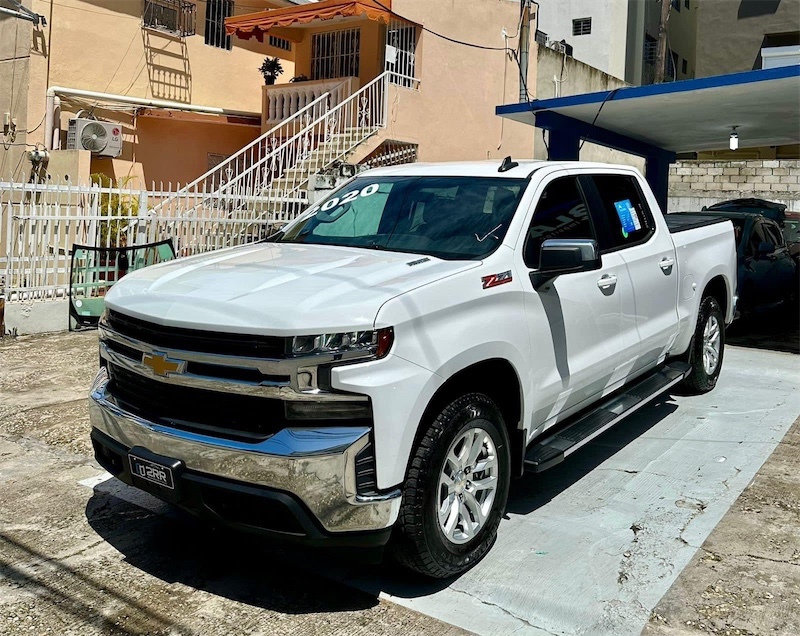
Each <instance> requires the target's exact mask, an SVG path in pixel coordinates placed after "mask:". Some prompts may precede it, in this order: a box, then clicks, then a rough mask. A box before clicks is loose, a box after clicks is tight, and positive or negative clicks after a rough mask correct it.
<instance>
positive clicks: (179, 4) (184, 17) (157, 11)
mask: <svg viewBox="0 0 800 636" xmlns="http://www.w3.org/2000/svg"><path fill="white" fill-rule="evenodd" d="M195 8H196V6H195V4H194V3H193V2H187V1H186V0H142V26H143V27H144V28H146V29H152V30H154V31H161V32H162V33H168V34H170V35H175V36H178V37H181V38H185V37H187V36H190V35H194V34H195V28H196V15H195Z"/></svg>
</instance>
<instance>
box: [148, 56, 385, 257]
mask: <svg viewBox="0 0 800 636" xmlns="http://www.w3.org/2000/svg"><path fill="white" fill-rule="evenodd" d="M390 75H393V73H392V72H390V71H387V72H384V73H382V74H381V75H379V76H378V77H376V78H375V79H373V80H372V81H371V82H369V83H368V84H366V85H364V86H363V87H362V88H360V89H359V90H357V91H356V92H355V93H353V94H352V95H350V96H349V97H347V98H346V99H344V100H343V101H341V102H339V103H338V104H336V105H335V106H333V107H330V100H329V95H330V93H326V94H324V95H321V96H320V97H319V98H317V99H316V100H314V102H312V103H310V104H308V105H307V106H306V107H305V108H303V109H302V110H300V111H298V112H297V113H296V114H295V115H293V116H292V117H291V118H290V119H287V120H285V121H284V122H281V124H279V125H278V126H275V127H274V128H272V129H271V130H270V131H268V132H267V133H265V134H264V135H262V136H261V137H259V138H258V139H257V140H255V141H253V142H252V143H250V144H249V145H248V146H245V147H244V148H242V150H240V151H239V152H237V153H236V154H234V155H232V156H231V157H229V158H228V159H227V160H226V161H225V162H223V163H222V164H220V165H219V166H217V167H215V168H214V169H213V170H209V171H208V172H207V173H206V174H204V175H202V176H201V177H199V178H198V179H196V180H195V181H193V182H192V183H190V184H188V185H187V186H185V187H184V188H182V189H181V190H179V191H178V192H177V193H176V194H175V195H174V196H172V197H170V198H169V199H167V200H165V201H163V202H162V203H160V204H158V205H156V206H155V207H154V208H153V209H152V210H151V215H153V216H155V217H156V218H159V217H166V218H165V219H164V222H163V223H161V224H160V229H159V232H158V233H157V234H158V236H159V237H164V238H166V237H170V238H172V239H173V242H174V243H175V246H176V249H177V251H178V254H179V255H181V256H184V255H189V254H194V253H198V252H204V251H208V250H212V249H217V248H220V247H224V246H229V245H237V244H241V243H244V242H249V241H252V240H258V239H259V238H261V237H262V236H263V235H264V233H265V232H266V231H267V230H268V227H266V226H268V225H269V224H270V223H274V222H282V221H288V220H290V219H292V218H294V217H295V216H296V215H297V214H298V213H299V212H300V211H301V210H302V209H303V208H304V207H305V205H306V204H307V201H308V199H307V193H306V191H305V189H304V188H305V186H306V185H307V183H308V181H309V178H310V176H311V175H312V174H314V173H316V172H318V171H320V170H323V169H325V168H326V167H328V166H330V165H331V164H333V163H334V162H335V161H337V160H339V159H341V158H343V157H345V156H346V155H347V154H348V153H349V152H350V151H351V150H353V149H354V148H355V147H356V146H358V145H359V144H360V143H363V142H364V141H365V140H366V139H367V138H368V137H370V136H371V135H373V134H375V132H377V130H378V129H380V128H383V127H385V126H386V120H387V114H388V96H387V95H388V84H389V76H390ZM184 218H192V219H193V220H196V221H199V220H201V219H202V220H203V221H204V222H203V223H201V224H198V223H194V224H191V225H187V224H185V223H181V222H180V220H181V219H184ZM189 227H191V228H192V234H191V235H185V236H184V235H182V234H180V232H181V231H182V229H185V228H189Z"/></svg>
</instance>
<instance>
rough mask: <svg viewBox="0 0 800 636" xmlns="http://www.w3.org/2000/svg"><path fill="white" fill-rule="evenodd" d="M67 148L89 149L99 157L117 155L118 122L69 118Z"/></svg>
mask: <svg viewBox="0 0 800 636" xmlns="http://www.w3.org/2000/svg"><path fill="white" fill-rule="evenodd" d="M67 150H90V151H91V153H92V154H93V155H98V156H100V157H119V156H120V155H121V154H122V128H121V126H120V125H119V124H112V123H109V122H105V121H96V120H94V119H70V120H69V129H68V131H67Z"/></svg>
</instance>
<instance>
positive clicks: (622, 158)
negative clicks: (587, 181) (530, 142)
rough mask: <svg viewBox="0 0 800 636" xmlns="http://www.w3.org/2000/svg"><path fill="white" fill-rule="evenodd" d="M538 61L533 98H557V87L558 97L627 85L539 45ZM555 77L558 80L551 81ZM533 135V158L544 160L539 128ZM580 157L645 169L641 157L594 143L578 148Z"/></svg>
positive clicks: (544, 152) (544, 147) (543, 148)
mask: <svg viewBox="0 0 800 636" xmlns="http://www.w3.org/2000/svg"><path fill="white" fill-rule="evenodd" d="M536 46H537V48H538V49H539V52H538V53H539V54H538V61H537V63H536V99H550V98H552V97H556V86H560V91H561V96H562V97H565V96H567V95H580V94H582V93H594V92H597V91H606V90H612V89H615V88H620V87H622V86H627V84H626V83H625V82H623V81H622V80H620V79H617V78H616V77H612V76H611V75H609V74H608V73H603V71H601V70H599V69H596V68H594V67H593V66H589V65H588V64H584V63H583V62H580V61H578V60H576V59H574V58H572V57H565V56H564V55H563V54H561V53H558V52H557V51H554V50H553V49H550V48H547V47H545V46H538V45H536ZM554 78H557V79H558V80H559V81H558V82H556V81H554ZM536 133H537V134H536V136H535V138H534V147H535V151H534V157H535V158H536V159H547V147H546V146H545V144H544V141H543V140H542V131H541V129H538V128H537V129H536ZM581 159H582V160H584V161H603V162H607V163H621V164H625V165H632V166H636V167H637V168H639V169H640V170H643V169H644V159H642V158H641V157H638V156H636V155H630V154H628V153H625V152H619V151H617V150H612V149H610V148H606V147H604V146H598V145H596V144H593V143H589V142H587V143H585V144H584V145H583V148H581Z"/></svg>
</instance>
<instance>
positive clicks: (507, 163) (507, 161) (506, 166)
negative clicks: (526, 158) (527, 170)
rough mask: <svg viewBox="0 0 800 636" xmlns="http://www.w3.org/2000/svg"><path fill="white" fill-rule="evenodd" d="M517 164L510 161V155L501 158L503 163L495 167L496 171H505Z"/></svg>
mask: <svg viewBox="0 0 800 636" xmlns="http://www.w3.org/2000/svg"><path fill="white" fill-rule="evenodd" d="M518 165H519V164H518V163H517V162H516V161H511V155H509V156H508V157H506V158H505V159H503V163H501V164H500V167H499V168H498V169H497V172H506V171H508V170H511V168H516V167H517V166H518Z"/></svg>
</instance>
